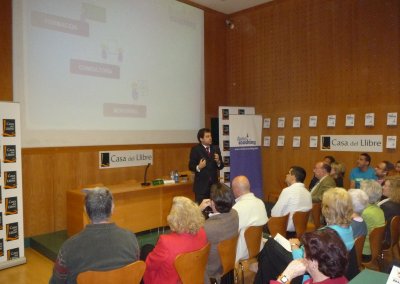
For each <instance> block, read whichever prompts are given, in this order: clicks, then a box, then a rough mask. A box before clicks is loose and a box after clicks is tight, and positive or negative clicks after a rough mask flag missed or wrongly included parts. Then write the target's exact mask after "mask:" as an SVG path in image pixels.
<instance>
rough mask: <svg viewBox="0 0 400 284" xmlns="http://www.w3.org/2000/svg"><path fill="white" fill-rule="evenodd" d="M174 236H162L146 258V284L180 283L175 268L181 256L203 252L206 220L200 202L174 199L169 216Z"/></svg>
mask: <svg viewBox="0 0 400 284" xmlns="http://www.w3.org/2000/svg"><path fill="white" fill-rule="evenodd" d="M167 221H168V225H169V227H170V228H171V231H172V232H171V233H170V234H166V235H161V236H160V238H159V240H158V242H157V244H156V246H155V247H154V249H153V251H152V252H150V253H149V254H148V256H147V258H146V271H145V273H144V277H143V280H144V283H146V284H153V283H154V284H158V283H163V284H169V283H170V284H176V283H179V281H180V278H179V276H178V273H177V272H176V270H175V267H174V261H175V258H176V256H177V255H178V254H181V253H184V252H190V251H195V250H198V249H201V248H202V247H204V246H205V245H206V244H207V236H206V233H205V231H204V228H203V225H204V217H203V214H202V213H201V210H200V208H199V207H198V205H197V204H196V203H194V202H193V201H191V200H190V199H188V198H186V197H183V196H176V197H174V199H173V200H172V208H171V211H170V213H169V215H168V217H167Z"/></svg>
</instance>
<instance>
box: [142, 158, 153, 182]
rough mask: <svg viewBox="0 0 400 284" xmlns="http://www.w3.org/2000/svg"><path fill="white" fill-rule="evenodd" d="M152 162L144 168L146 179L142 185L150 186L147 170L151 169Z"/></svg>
mask: <svg viewBox="0 0 400 284" xmlns="http://www.w3.org/2000/svg"><path fill="white" fill-rule="evenodd" d="M150 165H151V163H148V164H147V166H146V169H145V170H144V181H143V182H142V183H141V185H142V186H149V185H150V183H149V182H147V170H148V169H149V167H150Z"/></svg>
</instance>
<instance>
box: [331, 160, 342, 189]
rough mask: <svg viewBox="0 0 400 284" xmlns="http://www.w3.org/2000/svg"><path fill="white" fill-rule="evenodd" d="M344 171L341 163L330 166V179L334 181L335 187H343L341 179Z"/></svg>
mask: <svg viewBox="0 0 400 284" xmlns="http://www.w3.org/2000/svg"><path fill="white" fill-rule="evenodd" d="M345 171H346V169H345V167H344V165H343V164H342V163H339V162H333V163H332V164H331V172H330V175H331V177H332V178H333V179H334V180H335V182H336V186H337V187H343V178H344V173H345Z"/></svg>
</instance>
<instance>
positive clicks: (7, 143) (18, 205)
mask: <svg viewBox="0 0 400 284" xmlns="http://www.w3.org/2000/svg"><path fill="white" fill-rule="evenodd" d="M0 121H1V123H2V131H1V133H0V149H1V154H0V270H1V269H5V268H9V267H12V266H15V265H20V264H24V263H26V258H25V247H24V218H23V216H24V213H23V208H24V207H23V196H22V166H21V161H22V157H21V127H20V125H21V121H20V105H19V104H17V103H11V102H0Z"/></svg>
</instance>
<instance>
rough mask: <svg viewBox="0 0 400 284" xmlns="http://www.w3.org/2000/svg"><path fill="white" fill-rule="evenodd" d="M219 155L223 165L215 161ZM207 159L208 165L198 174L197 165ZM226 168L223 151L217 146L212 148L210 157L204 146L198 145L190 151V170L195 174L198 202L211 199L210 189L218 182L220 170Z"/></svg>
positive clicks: (195, 189)
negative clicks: (215, 156)
mask: <svg viewBox="0 0 400 284" xmlns="http://www.w3.org/2000/svg"><path fill="white" fill-rule="evenodd" d="M215 153H216V154H218V156H219V160H220V161H221V164H220V165H219V167H218V165H217V163H216V162H215V161H214V154H215ZM203 158H204V159H206V161H207V165H206V166H205V167H204V168H203V169H201V170H200V172H198V171H197V170H196V167H197V165H198V164H199V163H200V160H201V159H203ZM223 168H224V162H223V161H222V156H221V151H220V150H219V148H218V147H217V146H215V145H211V146H210V156H209V155H208V153H207V151H206V149H205V148H204V146H203V145H202V144H197V145H196V146H194V147H193V148H192V150H191V151H190V159H189V169H190V170H191V171H192V172H194V174H195V176H194V184H193V191H194V194H195V199H196V202H201V199H203V198H209V197H210V187H211V185H212V184H214V183H216V182H218V170H221V169H223Z"/></svg>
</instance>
